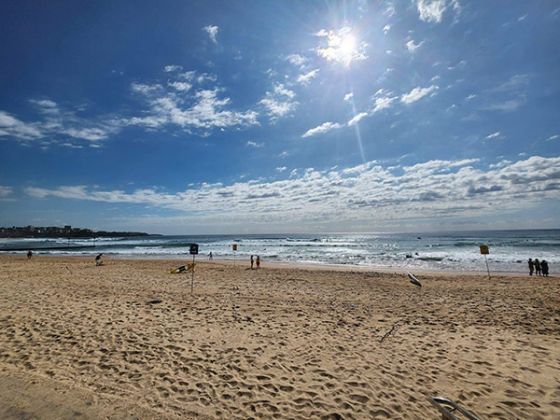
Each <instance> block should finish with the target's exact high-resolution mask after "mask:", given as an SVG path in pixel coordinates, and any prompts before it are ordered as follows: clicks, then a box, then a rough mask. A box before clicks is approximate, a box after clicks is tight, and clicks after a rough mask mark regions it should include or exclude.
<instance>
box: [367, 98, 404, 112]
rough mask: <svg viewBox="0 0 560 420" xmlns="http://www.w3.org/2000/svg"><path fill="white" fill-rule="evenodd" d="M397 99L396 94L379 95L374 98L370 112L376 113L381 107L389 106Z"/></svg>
mask: <svg viewBox="0 0 560 420" xmlns="http://www.w3.org/2000/svg"><path fill="white" fill-rule="evenodd" d="M397 99H398V97H397V96H379V97H377V98H375V103H374V107H373V109H372V110H371V112H372V113H376V112H379V111H381V110H383V109H387V108H390V107H391V105H393V102H395V101H396V100H397Z"/></svg>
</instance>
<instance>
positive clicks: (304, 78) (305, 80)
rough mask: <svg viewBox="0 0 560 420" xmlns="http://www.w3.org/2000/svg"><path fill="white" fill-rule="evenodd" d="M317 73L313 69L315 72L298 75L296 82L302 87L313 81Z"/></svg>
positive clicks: (316, 70)
mask: <svg viewBox="0 0 560 420" xmlns="http://www.w3.org/2000/svg"><path fill="white" fill-rule="evenodd" d="M318 73H319V69H315V70H311V71H309V72H307V73H305V74H300V75H299V76H298V78H297V82H298V83H301V84H302V85H307V84H309V82H310V81H311V80H312V79H314V78H315V77H317V74H318Z"/></svg>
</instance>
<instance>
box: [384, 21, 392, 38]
mask: <svg viewBox="0 0 560 420" xmlns="http://www.w3.org/2000/svg"><path fill="white" fill-rule="evenodd" d="M390 30H391V25H389V24H387V25H385V26H384V27H383V33H384V34H385V35H387V33H388V32H389V31H390Z"/></svg>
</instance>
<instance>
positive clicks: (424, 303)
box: [0, 256, 560, 419]
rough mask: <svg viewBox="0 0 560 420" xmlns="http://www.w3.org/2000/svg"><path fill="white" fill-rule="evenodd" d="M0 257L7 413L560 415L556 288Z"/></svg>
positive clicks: (505, 280)
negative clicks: (438, 400)
mask: <svg viewBox="0 0 560 420" xmlns="http://www.w3.org/2000/svg"><path fill="white" fill-rule="evenodd" d="M177 265H178V262H177V261H165V260H117V259H106V260H105V262H104V265H103V266H100V267H96V266H95V264H94V263H93V259H92V258H88V259H82V258H54V257H34V258H32V259H31V260H30V261H28V260H27V259H25V258H22V257H14V256H1V257H0V267H1V269H0V418H3V419H12V418H13V419H16V418H41V419H55V418H56V419H59V418H76V417H81V418H301V419H306V418H333V419H334V418H408V419H419V418H422V419H427V418H438V414H437V411H436V410H435V409H434V407H433V406H432V405H431V404H430V402H429V401H428V397H429V396H431V395H442V396H446V397H449V398H451V399H453V400H455V401H457V402H460V403H461V404H462V405H463V406H465V407H467V408H469V409H470V410H472V411H474V412H475V413H476V414H478V415H479V416H480V417H481V418H488V419H489V418H492V419H512V418H521V419H529V418H530V419H554V418H560V279H559V278H554V277H550V278H536V277H532V278H529V277H523V276H508V275H500V276H496V277H493V278H492V280H488V279H487V278H486V276H484V275H480V274H473V275H468V274H454V275H448V274H446V273H424V274H422V275H421V276H420V275H419V278H420V280H421V281H422V284H423V287H422V288H421V289H417V288H416V287H414V286H413V285H412V284H410V283H409V281H408V279H407V278H406V277H405V276H403V274H401V273H391V272H383V273H376V272H369V271H365V270H360V271H353V270H334V269H330V268H313V269H312V268H309V267H297V266H287V265H285V266H282V267H277V266H276V267H269V266H267V265H266V262H265V264H264V267H263V268H261V269H260V270H249V269H247V268H248V267H247V265H246V264H245V265H241V264H240V262H238V263H237V265H236V266H234V265H233V264H231V263H223V262H213V263H209V262H203V263H200V264H197V267H196V277H195V284H194V294H191V292H190V282H191V275H190V274H189V273H187V274H184V273H182V274H170V272H169V269H170V268H172V267H176V266H177Z"/></svg>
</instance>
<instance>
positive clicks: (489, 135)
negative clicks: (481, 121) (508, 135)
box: [486, 131, 501, 140]
mask: <svg viewBox="0 0 560 420" xmlns="http://www.w3.org/2000/svg"><path fill="white" fill-rule="evenodd" d="M500 135H501V133H500V132H499V131H496V132H495V133H492V134H488V135H487V136H486V138H487V139H488V140H491V139H496V138H498V137H500Z"/></svg>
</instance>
